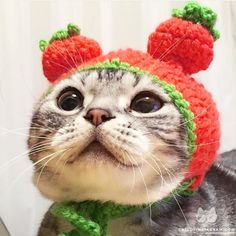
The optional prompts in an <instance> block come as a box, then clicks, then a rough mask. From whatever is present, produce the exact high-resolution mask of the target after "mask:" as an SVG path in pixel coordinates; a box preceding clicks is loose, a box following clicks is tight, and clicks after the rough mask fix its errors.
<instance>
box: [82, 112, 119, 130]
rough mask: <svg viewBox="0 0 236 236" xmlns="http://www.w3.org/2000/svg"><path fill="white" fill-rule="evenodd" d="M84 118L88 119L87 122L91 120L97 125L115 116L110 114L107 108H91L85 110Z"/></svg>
mask: <svg viewBox="0 0 236 236" xmlns="http://www.w3.org/2000/svg"><path fill="white" fill-rule="evenodd" d="M84 118H85V119H86V120H88V121H89V122H91V123H92V124H93V125H95V126H98V125H100V124H101V123H103V122H105V121H108V120H110V119H112V118H115V117H114V116H112V115H111V113H110V112H109V111H107V110H104V109H100V108H93V109H90V110H89V111H88V112H87V114H86V115H85V116H84Z"/></svg>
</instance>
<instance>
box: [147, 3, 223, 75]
mask: <svg viewBox="0 0 236 236" xmlns="http://www.w3.org/2000/svg"><path fill="white" fill-rule="evenodd" d="M173 16H174V17H173V18H171V19H169V20H167V21H165V22H163V23H162V24H161V25H160V26H159V27H157V28H156V30H155V32H153V33H152V34H151V35H150V36H149V39H148V46H147V51H148V53H149V54H150V55H151V56H153V57H154V58H158V59H159V60H161V61H167V62H170V63H172V64H178V65H181V66H182V68H183V70H184V72H185V73H188V74H193V73H196V72H198V71H200V70H205V69H207V68H208V66H209V65H210V63H211V61H212V59H213V42H214V40H216V39H218V38H219V32H218V31H217V30H215V29H214V25H215V22H216V19H217V15H216V14H215V13H214V12H213V11H212V10H211V9H209V8H206V7H202V6H200V5H199V4H197V3H193V2H190V3H188V4H187V5H186V6H185V7H184V9H183V10H174V11H173Z"/></svg>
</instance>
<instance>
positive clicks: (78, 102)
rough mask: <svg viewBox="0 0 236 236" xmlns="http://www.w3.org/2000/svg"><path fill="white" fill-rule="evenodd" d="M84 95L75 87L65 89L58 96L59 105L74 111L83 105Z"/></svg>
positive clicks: (66, 109) (61, 107) (63, 108)
mask: <svg viewBox="0 0 236 236" xmlns="http://www.w3.org/2000/svg"><path fill="white" fill-rule="evenodd" d="M83 100H84V98H83V96H82V94H81V93H80V92H79V90H77V89H76V88H73V87H68V88H66V89H64V90H63V91H62V92H61V93H60V94H59V96H58V97H57V105H58V107H59V108H60V109H62V110H64V111H72V110H75V109H78V108H80V107H82V106H83Z"/></svg>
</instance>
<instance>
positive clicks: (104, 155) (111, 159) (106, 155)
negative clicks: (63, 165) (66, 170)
mask: <svg viewBox="0 0 236 236" xmlns="http://www.w3.org/2000/svg"><path fill="white" fill-rule="evenodd" d="M83 161H86V162H89V161H92V162H99V161H101V162H103V163H104V162H106V163H108V164H112V165H114V166H115V167H116V168H135V167H138V165H135V164H132V163H130V162H129V163H128V162H127V161H125V159H123V158H119V157H118V156H116V155H114V154H113V153H112V152H110V151H109V150H108V149H107V148H106V147H105V146H104V145H102V144H101V143H100V142H99V141H97V140H94V141H92V142H91V143H90V144H89V145H88V146H87V147H85V148H84V149H83V150H82V151H81V152H80V153H78V154H77V155H76V156H74V157H71V158H70V160H69V161H68V164H75V163H76V162H83Z"/></svg>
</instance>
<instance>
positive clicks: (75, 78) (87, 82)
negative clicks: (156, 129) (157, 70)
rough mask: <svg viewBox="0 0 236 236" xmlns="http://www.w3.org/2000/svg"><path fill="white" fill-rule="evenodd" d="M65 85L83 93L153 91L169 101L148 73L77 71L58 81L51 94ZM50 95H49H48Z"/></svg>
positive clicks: (112, 93) (116, 70) (128, 93)
mask: <svg viewBox="0 0 236 236" xmlns="http://www.w3.org/2000/svg"><path fill="white" fill-rule="evenodd" d="M67 87H75V88H77V89H78V90H79V91H81V92H82V93H83V94H93V95H95V96H97V97H99V96H103V97H104V96H109V97H117V96H122V95H124V96H129V95H131V94H132V95H133V94H135V93H137V92H140V91H144V90H146V91H153V92H155V93H157V94H158V95H159V96H160V98H162V99H163V100H165V101H170V99H169V96H168V95H167V94H166V93H165V92H164V90H163V88H162V87H161V86H159V85H158V84H157V83H155V82H154V81H153V79H152V77H151V76H150V75H148V74H137V73H133V72H130V71H126V70H122V69H96V70H88V71H77V72H76V73H74V74H72V75H71V76H70V77H68V78H67V79H64V80H62V81H60V82H59V83H58V84H56V85H54V86H53V87H52V88H51V89H50V90H51V92H52V96H55V95H56V94H58V93H59V92H60V91H62V90H63V89H65V88H67ZM49 97H51V96H49Z"/></svg>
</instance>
